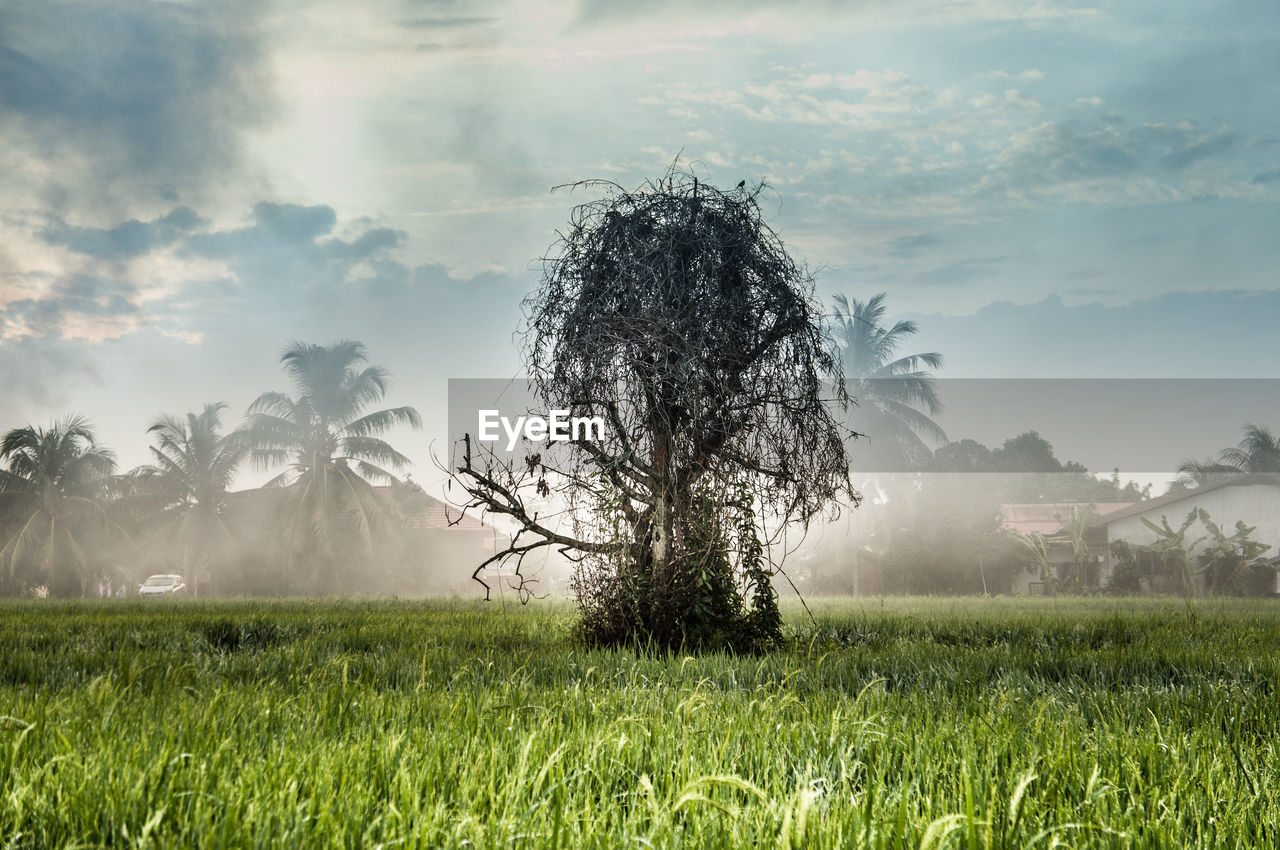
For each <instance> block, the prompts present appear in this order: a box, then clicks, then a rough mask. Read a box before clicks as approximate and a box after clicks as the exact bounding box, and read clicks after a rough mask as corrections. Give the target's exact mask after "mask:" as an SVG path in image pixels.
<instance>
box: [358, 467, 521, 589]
mask: <svg viewBox="0 0 1280 850" xmlns="http://www.w3.org/2000/svg"><path fill="white" fill-rule="evenodd" d="M374 490H375V491H376V492H378V494H379V495H381V496H383V497H384V498H387V499H389V500H390V501H391V502H393V503H394V504H396V505H397V506H398V507H399V508H400V511H401V514H402V515H403V518H404V519H403V522H404V525H403V533H404V550H405V551H404V555H403V559H402V560H403V565H404V566H405V567H406V568H408V572H409V574H410V575H411V576H413V577H414V583H415V584H420V586H418V587H414V588H409V589H408V590H409V591H410V592H413V591H416V592H420V593H429V594H439V593H449V594H461V595H465V596H470V595H474V594H476V593H480V594H483V588H481V587H480V585H478V584H476V583H475V582H474V581H473V580H472V578H471V573H472V572H473V571H474V570H475V568H476V567H477V566H479V565H480V564H481V563H482V562H484V561H485V560H486V559H487V558H489V557H491V556H492V555H493V554H494V553H495V552H500V551H502V550H503V549H505V548H506V547H507V545H508V543H509V542H510V535H509V534H506V533H504V532H502V531H501V530H499V529H498V528H496V527H494V526H493V525H490V524H489V523H486V522H484V521H483V520H481V519H480V518H479V517H477V516H476V515H475V512H474V511H466V512H464V511H463V510H462V509H461V508H458V507H456V506H454V505H450V504H448V503H446V502H444V501H443V500H441V499H438V498H436V497H435V496H432V495H430V494H428V493H426V492H425V491H424V490H422V489H421V488H420V487H418V486H417V485H415V484H412V483H408V484H406V485H400V486H399V487H390V486H376V487H374ZM497 571H498V567H497V565H495V569H494V571H493V572H497Z"/></svg>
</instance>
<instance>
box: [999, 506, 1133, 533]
mask: <svg viewBox="0 0 1280 850" xmlns="http://www.w3.org/2000/svg"><path fill="white" fill-rule="evenodd" d="M1090 504H1092V505H1093V510H1094V512H1095V513H1096V514H1109V513H1111V512H1112V511H1117V510H1120V509H1122V508H1127V507H1129V506H1130V505H1131V504H1133V503H1132V502H1092V503H1091V502H1035V503H1031V504H1015V505H1001V506H1000V517H1001V519H1002V520H1003V521H1004V526H1005V527H1006V528H1008V529H1010V530H1012V531H1016V532H1018V533H1019V534H1044V535H1049V534H1053V533H1054V532H1056V531H1059V530H1061V528H1062V519H1060V517H1069V516H1071V509H1072V508H1076V507H1081V508H1084V507H1088V506H1089V505H1090Z"/></svg>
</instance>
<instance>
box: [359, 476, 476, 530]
mask: <svg viewBox="0 0 1280 850" xmlns="http://www.w3.org/2000/svg"><path fill="white" fill-rule="evenodd" d="M373 489H374V490H375V491H376V492H377V493H378V495H380V496H383V497H385V498H391V495H392V492H393V488H392V487H391V486H390V485H387V484H378V485H375V486H374V488H373ZM414 498H416V499H425V500H426V502H425V506H424V508H423V509H422V510H421V511H419V512H417V513H416V514H413V515H410V516H409V517H407V519H408V522H409V524H410V525H411V526H415V527H418V528H433V529H448V530H450V531H493V527H492V526H490V525H487V524H486V523H484V522H481V521H480V519H479V518H477V517H476V516H474V515H472V514H469V513H466V512H465V511H463V510H462V508H459V507H455V506H454V505H450V504H448V503H446V502H444V501H443V500H441V499H437V498H436V497H435V496H432V495H431V494H430V493H419V494H417V495H415V497H414Z"/></svg>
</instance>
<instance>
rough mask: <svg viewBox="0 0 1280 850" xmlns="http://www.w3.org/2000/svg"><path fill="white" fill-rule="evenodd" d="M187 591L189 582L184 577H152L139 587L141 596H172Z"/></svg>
mask: <svg viewBox="0 0 1280 850" xmlns="http://www.w3.org/2000/svg"><path fill="white" fill-rule="evenodd" d="M186 589H187V582H186V580H184V579H183V578H182V576H175V575H163V576H151V577H150V578H148V579H147V580H146V581H144V582H143V583H142V584H140V585H138V595H139V596H172V595H174V594H175V593H181V592H182V591H184V590H186Z"/></svg>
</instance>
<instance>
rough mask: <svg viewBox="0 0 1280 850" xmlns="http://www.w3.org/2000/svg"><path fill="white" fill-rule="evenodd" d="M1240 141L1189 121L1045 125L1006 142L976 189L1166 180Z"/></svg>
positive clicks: (1012, 189)
mask: <svg viewBox="0 0 1280 850" xmlns="http://www.w3.org/2000/svg"><path fill="white" fill-rule="evenodd" d="M1242 142H1243V139H1242V137H1241V135H1240V134H1239V133H1237V132H1235V131H1233V130H1231V129H1228V128H1209V127H1205V126H1203V125H1201V124H1199V123H1196V122H1190V121H1182V122H1177V123H1165V122H1157V123H1146V124H1140V125H1138V126H1135V127H1130V128H1124V127H1123V126H1116V125H1115V124H1106V125H1103V126H1097V125H1094V126H1089V125H1086V124H1084V123H1082V122H1080V121H1076V120H1058V121H1045V122H1043V123H1041V124H1037V125H1035V126H1034V127H1030V128H1027V129H1025V130H1021V131H1019V132H1017V133H1014V134H1013V135H1012V136H1011V137H1010V138H1009V139H1008V141H1007V143H1006V144H1005V146H1004V147H1003V149H1002V150H1001V151H1000V153H999V154H998V155H997V157H996V158H995V160H994V161H993V162H992V164H991V167H990V170H991V173H990V174H989V175H988V176H987V177H986V178H985V179H984V181H983V185H982V186H980V187H979V188H980V189H981V188H985V189H990V190H997V191H1010V192H1017V193H1025V192H1027V191H1028V190H1032V191H1034V190H1036V189H1040V188H1043V187H1053V186H1055V185H1058V184H1067V183H1073V182H1080V181H1090V180H1106V179H1114V178H1119V179H1122V180H1124V181H1127V182H1129V183H1130V185H1132V182H1133V181H1135V180H1137V179H1138V178H1141V177H1148V178H1154V179H1157V180H1164V181H1168V180H1170V179H1171V178H1174V177H1176V176H1177V175H1178V174H1179V172H1183V171H1185V170H1187V169H1188V168H1190V167H1191V166H1193V165H1195V164H1197V163H1199V162H1201V161H1204V160H1213V159H1219V158H1222V157H1223V156H1224V155H1225V154H1227V153H1230V152H1233V151H1235V150H1237V149H1239V148H1240V147H1241V145H1242ZM1171 194H1176V192H1173V193H1171Z"/></svg>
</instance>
